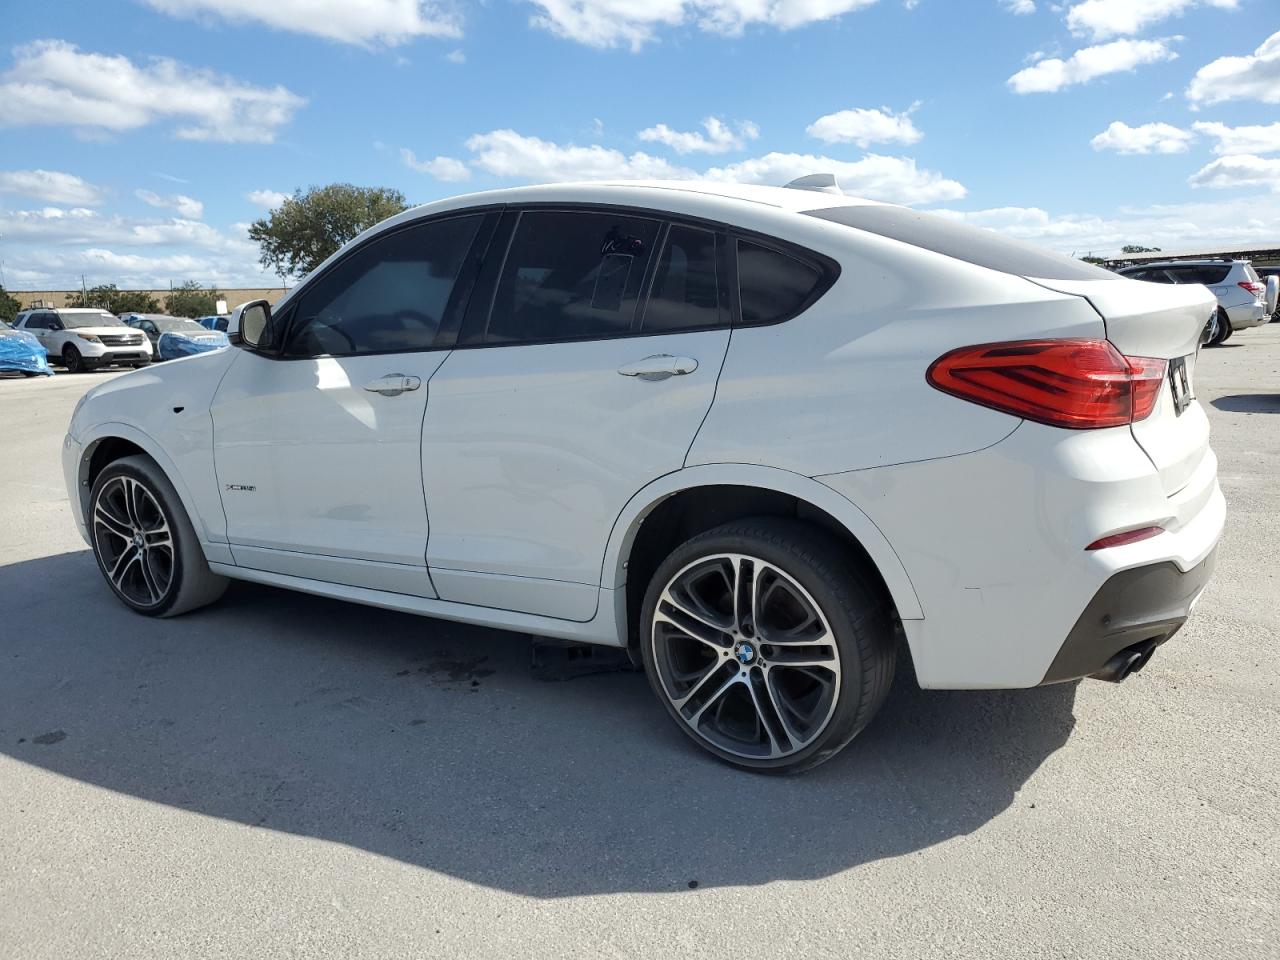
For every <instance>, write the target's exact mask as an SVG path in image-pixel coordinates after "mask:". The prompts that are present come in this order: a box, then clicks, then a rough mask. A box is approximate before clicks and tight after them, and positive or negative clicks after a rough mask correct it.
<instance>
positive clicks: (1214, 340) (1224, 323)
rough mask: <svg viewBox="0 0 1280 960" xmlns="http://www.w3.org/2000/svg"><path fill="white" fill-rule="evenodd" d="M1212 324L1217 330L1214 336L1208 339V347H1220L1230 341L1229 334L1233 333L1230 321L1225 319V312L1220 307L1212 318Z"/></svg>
mask: <svg viewBox="0 0 1280 960" xmlns="http://www.w3.org/2000/svg"><path fill="white" fill-rule="evenodd" d="M1214 323H1215V325H1216V327H1217V330H1216V331H1215V333H1214V335H1213V336H1211V337H1210V338H1209V340H1208V343H1207V345H1208V346H1210V347H1220V346H1222V345H1223V344H1224V343H1226V342H1227V341H1228V340H1230V339H1231V334H1232V333H1234V332H1235V331H1233V330H1232V329H1231V320H1230V319H1229V318H1228V317H1227V311H1225V310H1223V309H1222V308H1221V307H1219V308H1218V313H1217V315H1216V316H1215V317H1214Z"/></svg>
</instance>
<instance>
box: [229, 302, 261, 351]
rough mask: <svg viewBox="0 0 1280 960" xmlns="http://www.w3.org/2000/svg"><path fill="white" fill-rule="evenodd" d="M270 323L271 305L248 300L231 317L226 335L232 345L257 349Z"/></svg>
mask: <svg viewBox="0 0 1280 960" xmlns="http://www.w3.org/2000/svg"><path fill="white" fill-rule="evenodd" d="M270 323H271V304H269V303H267V301H265V300H250V301H249V302H248V303H246V304H245V305H244V306H242V307H238V308H237V309H236V312H235V313H234V314H233V315H232V318H231V322H230V323H229V324H228V325H227V326H228V330H227V335H228V337H229V339H230V340H231V342H232V343H236V344H243V345H244V346H246V347H249V348H251V349H257V348H258V347H259V346H261V345H262V343H263V338H264V335H265V334H266V332H267V327H268V326H269V325H270Z"/></svg>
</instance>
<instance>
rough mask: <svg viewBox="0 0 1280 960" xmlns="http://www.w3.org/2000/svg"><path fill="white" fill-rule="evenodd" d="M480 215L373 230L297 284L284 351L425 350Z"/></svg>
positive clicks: (437, 326) (301, 354)
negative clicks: (380, 232) (304, 285)
mask: <svg viewBox="0 0 1280 960" xmlns="http://www.w3.org/2000/svg"><path fill="white" fill-rule="evenodd" d="M482 219H483V217H481V216H470V217H454V218H451V219H448V220H436V221H432V222H429V223H422V224H417V225H415V226H412V227H407V228H405V229H403V230H397V231H395V232H394V233H390V234H387V235H385V236H382V237H378V238H376V239H374V240H371V241H370V242H368V243H366V244H365V245H364V246H362V247H360V248H359V249H357V250H356V251H355V252H353V253H352V254H350V255H349V256H347V257H346V258H345V259H343V260H342V261H340V262H339V263H338V264H337V265H336V266H335V267H333V269H331V270H329V271H328V272H327V273H325V274H323V275H322V276H320V277H319V278H318V279H317V280H316V281H315V283H313V284H311V285H310V286H309V287H308V289H306V290H304V291H302V294H301V300H300V301H299V305H298V309H297V313H296V318H295V321H294V324H293V328H292V329H291V330H290V332H289V339H288V343H287V344H286V346H285V350H284V354H285V356H287V357H315V356H325V355H339V356H348V355H357V354H369V353H395V352H399V351H404V350H426V349H429V348H430V347H431V346H432V345H433V344H434V343H435V339H436V333H437V331H438V330H439V329H440V322H441V320H442V319H443V317H444V313H445V309H446V307H447V306H448V304H449V298H450V296H451V295H452V293H453V286H454V281H455V280H456V279H457V276H458V271H459V270H460V269H461V267H462V262H463V260H464V259H465V258H466V256H467V251H468V250H469V249H470V248H471V242H472V240H473V239H474V238H475V235H476V231H477V230H478V229H479V227H480V221H481V220H482Z"/></svg>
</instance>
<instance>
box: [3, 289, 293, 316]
mask: <svg viewBox="0 0 1280 960" xmlns="http://www.w3.org/2000/svg"><path fill="white" fill-rule="evenodd" d="M120 292H121V293H135V292H137V291H133V290H121V291H120ZM146 292H147V293H149V294H151V296H153V297H155V298H156V300H158V301H159V302H160V308H161V309H162V310H163V309H164V298H165V297H167V296H169V294H171V293H173V291H172V290H168V289H166V290H148V291H146ZM286 292H287V291H285V290H282V289H281V288H280V287H274V288H272V289H270V290H265V289H257V290H255V289H247V288H246V289H239V290H219V291H218V296H219V298H220V299H223V300H226V301H227V308H228V309H229V310H234V309H235V308H236V307H238V306H240V304H242V303H247V302H248V301H250V300H266V301H267V302H268V303H270V304H272V305H273V306H274V305H275V303H276V301H278V300H279V299H280V298H281V297H283V296H284V295H285V293H286ZM8 293H9V295H10V296H12V297H14V298H15V299H16V300H17V301H18V302H19V303H20V304H22V306H23V308H26V307H30V306H41V307H52V308H53V309H55V310H56V309H58V308H60V307H65V306H66V305H67V300H68V299H69V298H70V297H71V296H72V295H73V294H74V295H75V296H79V295H80V291H79V290H10V291H8Z"/></svg>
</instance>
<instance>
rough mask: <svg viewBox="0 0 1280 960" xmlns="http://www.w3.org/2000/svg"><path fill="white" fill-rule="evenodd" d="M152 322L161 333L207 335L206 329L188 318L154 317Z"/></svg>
mask: <svg viewBox="0 0 1280 960" xmlns="http://www.w3.org/2000/svg"><path fill="white" fill-rule="evenodd" d="M151 321H152V322H153V323H154V324H155V325H156V329H157V330H159V331H160V332H161V333H207V332H208V331H207V330H205V328H204V327H202V326H200V324H198V323H196V322H195V321H194V320H188V319H187V318H186V317H152V318H151Z"/></svg>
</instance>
